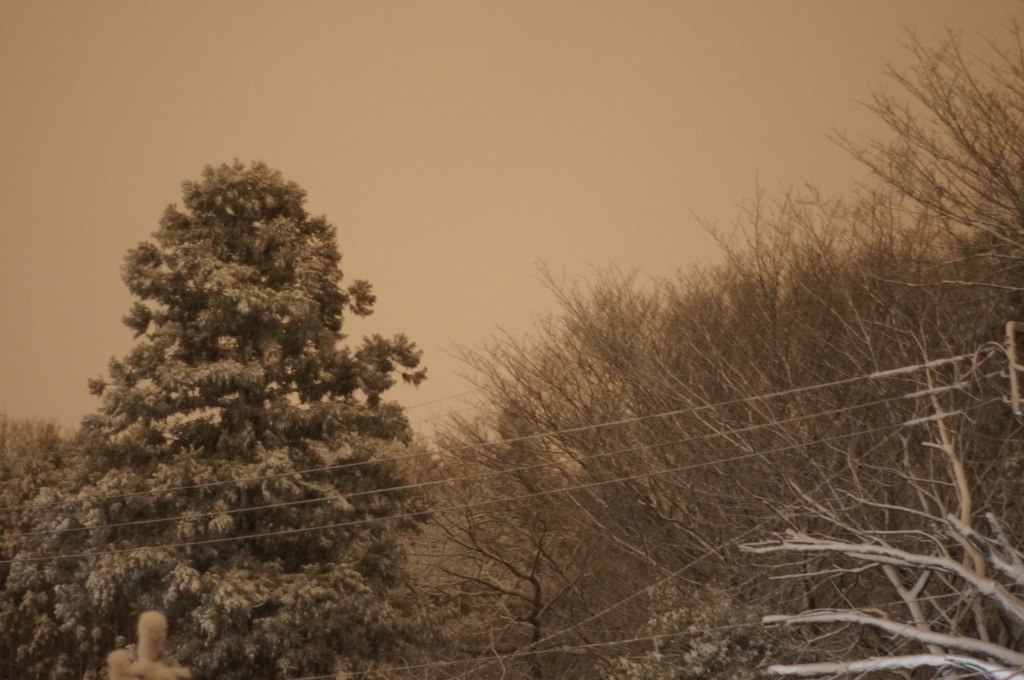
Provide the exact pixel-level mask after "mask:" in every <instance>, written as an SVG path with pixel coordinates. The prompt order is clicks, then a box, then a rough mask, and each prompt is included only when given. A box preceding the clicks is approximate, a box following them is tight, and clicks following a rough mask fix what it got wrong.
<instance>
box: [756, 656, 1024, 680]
mask: <svg viewBox="0 0 1024 680" xmlns="http://www.w3.org/2000/svg"><path fill="white" fill-rule="evenodd" d="M917 668H939V669H942V670H958V671H967V672H968V673H970V674H977V675H980V676H983V677H987V678H992V679H993V680H1021V678H1024V672H1022V671H1021V670H1020V669H1011V668H1005V667H1003V666H1000V665H998V664H994V663H989V662H986V661H979V660H978V659H972V658H970V657H967V656H956V655H952V654H912V655H909V656H882V657H876V658H873V659H863V660H860V661H844V662H838V663H808V664H800V665H797V666H782V665H776V666H769V667H768V672H769V673H771V674H773V675H787V676H794V677H804V678H806V677H814V676H819V675H845V674H852V673H857V674H862V673H870V672H872V671H904V670H906V671H910V670H914V669H917Z"/></svg>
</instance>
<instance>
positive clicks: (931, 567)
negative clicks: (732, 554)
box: [741, 517, 1024, 665]
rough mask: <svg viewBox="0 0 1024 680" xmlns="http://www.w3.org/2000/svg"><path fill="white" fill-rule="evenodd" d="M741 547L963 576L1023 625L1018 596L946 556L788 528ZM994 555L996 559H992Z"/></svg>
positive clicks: (962, 529)
mask: <svg viewBox="0 0 1024 680" xmlns="http://www.w3.org/2000/svg"><path fill="white" fill-rule="evenodd" d="M948 521H949V522H950V523H951V525H952V526H953V527H954V528H955V529H956V530H957V531H958V532H960V533H962V534H963V535H964V536H965V537H966V538H968V540H970V539H971V535H973V536H975V537H976V538H977V539H978V540H982V539H981V537H980V536H978V535H977V534H976V533H975V532H973V531H972V530H970V529H969V528H968V527H966V526H964V525H963V524H962V523H961V522H960V521H959V520H957V519H955V518H953V517H950V518H949V520H948ZM965 531H968V532H970V534H971V535H968V534H967V533H964V532H965ZM972 542H973V541H972ZM741 548H742V550H744V551H746V552H751V553H757V554H764V553H775V552H788V553H836V554H841V555H845V556H846V557H849V558H851V559H854V560H859V561H863V562H871V563H874V564H878V565H889V566H893V567H902V568H909V569H915V568H916V569H925V570H928V571H939V572H945V573H947V574H952V575H954V576H958V577H960V578H961V579H963V580H964V581H965V582H966V583H968V584H970V585H971V586H972V587H973V588H974V589H975V590H977V591H978V592H979V593H981V594H982V595H984V596H986V597H988V598H989V599H991V601H992V602H993V603H994V604H995V605H996V606H997V607H999V609H1000V610H1002V611H1003V612H1004V613H1005V614H1006V615H1007V616H1009V617H1010V618H1012V619H1013V620H1014V621H1015V622H1016V623H1017V624H1018V625H1020V626H1024V603H1022V602H1021V601H1020V599H1019V598H1017V597H1016V596H1014V595H1013V594H1012V593H1010V592H1009V591H1008V590H1007V589H1006V588H1005V587H1004V586H1003V585H1002V584H1000V583H999V582H998V581H995V580H993V579H991V578H989V577H987V576H986V575H985V574H984V573H976V572H974V571H972V570H971V569H968V568H967V567H965V566H964V565H963V564H961V563H959V562H957V561H955V560H953V559H951V558H949V557H945V556H936V555H920V554H917V553H912V552H908V551H906V550H901V549H899V548H894V547H892V546H888V545H872V544H869V543H849V542H846V541H840V540H832V539H820V538H813V537H811V536H808V535H806V534H802V533H798V532H789V533H788V534H787V538H784V539H780V540H774V541H764V542H761V543H750V544H746V545H743V546H741ZM981 552H982V555H983V556H985V558H986V560H987V561H989V563H990V564H991V565H992V566H993V567H994V568H996V569H998V570H1000V571H1002V570H1003V569H1004V568H1011V567H1012V564H1010V563H1009V562H1008V561H1006V560H1005V559H1003V558H1002V557H1001V556H997V555H996V553H995V552H994V551H993V550H991V546H989V550H987V552H986V551H984V550H983V551H981ZM997 558H998V561H996V559H997ZM1020 578H1024V574H1017V575H1016V576H1015V580H1017V579H1020ZM1022 665H1024V664H1022Z"/></svg>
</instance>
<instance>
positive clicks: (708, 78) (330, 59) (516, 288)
mask: <svg viewBox="0 0 1024 680" xmlns="http://www.w3.org/2000/svg"><path fill="white" fill-rule="evenodd" d="M1015 13H1016V14H1018V15H1019V14H1020V13H1021V4H1020V2H1019V1H1018V0H898V1H896V0H856V1H855V2H853V1H847V0H764V1H758V0H743V1H740V0H674V1H671V2H665V1H659V0H645V1H643V2H636V1H627V0H620V1H617V2H608V1H604V0H587V1H577V0H557V1H551V0H516V1H515V2H511V1H510V2H497V1H490V0H468V1H465V2H463V1H454V0H436V1H432V2H413V1H412V0H408V1H405V2H389V1H379V2H378V1H370V0H352V1H350V0H332V1H329V2H328V1H318V0H304V1H303V2H301V3H299V2H283V1H282V2H269V1H267V0H245V1H237V2H236V1H227V0H211V1H205V0H204V1H202V2H198V1H195V0H174V1H173V2H170V1H162V0H155V1H153V2H144V3H143V2H136V1H135V0H131V1H129V0H124V1H119V2H109V1H100V0H96V1H81V0H74V1H66V0H49V1H47V2H38V1H36V0H30V1H25V0H3V1H2V2H0V84H2V88H3V93H2V95H0V412H5V413H6V414H7V415H9V416H12V417H18V418H23V417H31V418H47V419H56V420H58V421H59V422H61V423H63V424H64V425H66V426H68V427H74V426H76V425H77V423H78V422H79V420H80V419H81V417H82V416H84V415H86V414H88V413H90V412H92V411H93V410H95V409H96V408H97V407H98V405H99V401H98V399H97V398H96V397H93V396H92V395H90V394H89V393H88V390H87V389H86V381H87V379H88V378H91V377H100V376H103V375H105V373H106V367H107V363H108V361H109V360H110V358H111V357H114V356H123V355H124V354H125V353H126V352H127V351H128V350H129V349H130V347H131V346H132V337H131V331H129V330H128V329H127V328H125V327H124V326H123V325H122V323H121V317H122V316H123V315H124V314H125V313H126V312H127V311H128V309H129V307H130V306H131V302H132V299H131V297H130V296H129V294H128V292H127V290H126V288H125V286H124V284H123V282H122V281H121V278H120V267H121V262H122V260H123V257H124V254H125V252H126V251H127V250H128V249H129V248H131V247H133V246H135V245H136V244H137V243H139V242H140V241H144V240H146V239H147V238H149V236H150V234H151V233H152V232H153V231H154V230H155V229H156V228H157V222H158V220H159V218H160V215H161V213H162V212H163V210H164V208H165V207H166V206H167V205H168V204H171V203H180V196H181V189H180V187H181V182H182V181H184V180H196V179H198V178H199V177H200V173H201V171H202V169H203V167H204V166H205V165H207V164H214V165H216V164H220V163H224V162H231V161H232V160H233V159H235V158H238V159H240V160H242V161H245V162H250V161H253V160H261V161H264V162H265V163H267V164H268V165H270V166H271V167H273V168H275V169H278V170H280V171H281V172H282V173H283V174H284V175H285V177H286V178H288V179H290V180H294V181H296V182H298V184H299V185H300V186H302V187H303V188H304V189H305V190H306V191H307V193H308V203H307V207H308V209H309V210H310V212H312V213H314V214H322V215H325V216H326V217H327V218H328V220H329V221H330V222H331V223H333V224H334V225H335V226H336V227H337V230H338V241H339V248H340V250H341V253H342V256H343V261H342V267H343V270H344V272H345V277H346V280H349V281H351V280H352V279H367V280H369V281H370V282H371V283H372V284H373V285H374V289H375V292H376V294H377V296H378V303H377V307H376V312H375V314H374V315H373V316H372V317H370V318H369V319H366V320H363V319H354V320H351V321H350V323H349V324H348V325H347V326H346V328H345V331H346V332H347V333H348V334H349V335H350V336H351V337H352V338H353V339H355V340H358V339H359V338H360V337H361V336H363V335H365V334H369V333H383V334H385V335H391V334H394V333H405V334H406V335H408V336H409V337H410V338H411V339H412V340H413V341H415V342H416V343H417V344H418V345H419V347H420V348H421V349H422V350H423V351H424V362H425V365H426V366H427V368H428V380H427V381H426V382H425V383H424V384H423V385H422V386H421V387H419V388H412V387H406V386H399V387H396V388H395V389H394V390H393V391H392V393H390V394H391V395H392V397H393V398H394V399H396V400H398V401H399V402H400V403H402V404H403V405H405V406H407V407H409V418H410V420H411V421H412V422H413V424H414V426H415V427H416V428H417V429H418V430H419V431H420V432H424V433H429V430H430V427H431V426H432V424H433V423H434V422H435V421H436V419H438V418H439V417H441V416H442V415H443V414H444V413H446V412H449V411H451V410H459V409H465V408H467V403H468V402H467V399H468V400H471V399H472V397H473V395H472V393H470V394H466V393H467V392H470V391H471V390H472V389H473V385H472V383H471V382H469V381H467V380H466V378H465V376H464V374H465V372H466V369H465V367H464V366H463V365H462V364H461V363H460V361H459V360H458V359H457V358H456V354H457V352H456V351H455V348H456V347H458V346H475V345H478V344H479V343H480V342H482V341H484V340H485V339H486V338H487V337H489V336H492V335H494V334H495V333H498V332H500V331H506V332H509V333H511V334H513V335H522V334H526V333H529V332H530V329H531V328H532V327H533V326H534V324H535V322H536V320H537V318H539V317H540V316H542V315H545V314H550V313H552V312H555V311H556V306H555V304H554V298H553V296H552V294H551V292H550V291H549V290H548V289H547V288H546V287H545V284H544V283H543V281H542V277H541V276H540V274H539V271H540V267H542V266H546V267H548V268H549V269H550V270H551V271H552V272H554V273H555V274H556V275H557V276H559V277H564V278H565V279H566V280H568V281H585V280H586V279H587V277H591V276H593V274H594V272H595V271H596V270H600V269H602V268H606V267H609V266H615V267H618V268H619V269H622V270H625V271H636V272H637V273H638V275H639V276H640V277H641V278H644V277H650V278H658V277H665V276H670V275H672V273H673V272H674V271H677V270H679V269H685V268H687V267H690V266H693V265H700V264H707V263H713V262H714V261H715V258H716V256H717V255H718V251H717V248H716V246H715V243H714V240H713V239H712V238H711V237H710V236H709V235H708V234H707V233H706V231H705V229H704V228H703V227H702V226H701V221H702V219H703V220H707V221H710V222H713V223H718V224H720V225H725V226H728V225H729V224H731V223H732V222H733V221H734V219H735V218H736V216H737V214H738V211H739V208H738V205H739V204H740V203H741V202H743V201H744V200H748V199H749V198H750V197H752V196H753V194H754V193H755V191H756V190H757V189H758V188H759V187H760V188H761V189H762V190H764V191H766V192H768V193H781V192H783V191H785V190H786V189H787V188H789V187H792V186H794V185H799V184H801V183H803V182H805V181H810V182H813V183H815V184H817V185H818V186H820V187H821V188H822V189H823V190H825V191H826V192H828V193H842V192H846V191H849V190H850V189H851V188H852V187H853V186H854V184H855V183H856V182H858V181H863V180H864V179H866V174H865V171H864V170H863V169H862V168H860V167H859V166H858V165H857V163H856V162H855V161H853V160H852V159H851V158H850V157H849V156H848V155H847V154H846V153H845V152H844V151H842V150H841V149H839V148H838V147H837V146H836V145H835V144H834V143H833V142H832V141H831V140H830V136H831V134H832V133H833V132H834V131H836V130H839V131H845V132H847V133H850V134H852V135H853V136H855V137H858V136H868V137H870V136H878V135H880V134H882V130H881V129H880V127H879V124H878V123H877V121H876V120H875V119H874V118H873V116H872V114H871V113H870V112H869V111H868V110H867V108H866V107H865V106H864V102H866V101H867V100H868V99H869V98H870V96H871V93H872V92H873V91H875V90H877V89H878V88H880V87H886V86H887V80H886V76H885V68H886V65H891V66H893V67H895V68H897V69H899V68H900V67H901V65H905V64H906V61H907V51H906V49H905V48H904V47H903V45H904V44H905V42H906V38H907V31H913V32H915V33H916V34H918V35H919V36H920V37H922V38H924V39H926V40H927V39H931V38H936V39H937V38H941V37H942V36H943V35H944V34H945V33H946V32H947V31H948V30H953V31H957V32H959V33H961V35H962V36H963V38H964V40H965V41H966V42H967V45H968V47H972V46H975V47H979V46H982V45H983V41H982V39H981V37H982V36H988V37H994V38H1001V37H1003V36H1004V35H1005V33H1006V27H1007V25H1008V24H1009V22H1010V19H1011V17H1012V16H1014V14H1015Z"/></svg>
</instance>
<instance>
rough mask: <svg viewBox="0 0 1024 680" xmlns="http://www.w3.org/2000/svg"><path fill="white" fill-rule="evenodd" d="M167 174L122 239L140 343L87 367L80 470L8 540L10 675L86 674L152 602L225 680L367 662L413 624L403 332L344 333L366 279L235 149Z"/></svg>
mask: <svg viewBox="0 0 1024 680" xmlns="http://www.w3.org/2000/svg"><path fill="white" fill-rule="evenodd" d="M183 189H184V207H183V208H181V209H179V208H178V207H175V206H171V207H169V208H168V209H167V210H166V212H165V213H164V216H163V219H162V220H161V222H160V228H159V229H158V230H157V231H156V232H155V234H154V239H153V241H149V242H145V243H142V244H140V245H139V246H138V247H136V248H134V249H132V250H131V251H130V252H129V253H128V255H127V257H126V260H125V265H124V269H123V277H124V280H125V282H126V283H127V285H128V288H129V290H130V291H131V292H132V293H133V294H134V295H135V296H136V297H137V298H138V301H137V302H136V303H135V305H134V306H133V307H132V309H131V311H130V312H129V314H128V315H127V316H126V317H125V323H126V324H127V325H128V326H129V327H130V328H131V329H132V330H133V331H134V332H135V335H136V337H137V338H138V342H137V344H136V346H135V347H134V349H132V350H131V351H130V352H129V353H128V354H127V356H125V357H124V358H122V359H119V360H113V361H112V362H111V364H110V377H109V378H108V379H107V380H106V381H104V380H95V381H92V382H91V387H92V389H93V391H94V392H95V393H96V394H98V395H102V399H103V405H102V408H101V409H100V410H99V411H98V412H97V413H96V414H94V415H92V416H89V417H87V418H86V419H85V421H84V422H83V430H82V435H81V448H82V453H81V458H80V460H81V461H83V462H82V465H81V466H80V467H81V469H79V470H77V471H76V472H75V473H74V475H73V479H72V480H71V481H70V482H69V483H68V487H69V490H68V491H66V492H61V493H56V494H54V493H52V492H45V493H44V490H41V491H40V494H39V495H38V498H37V499H36V505H35V506H34V510H33V513H32V514H33V515H34V517H32V518H31V522H29V523H28V524H27V525H26V526H29V525H30V528H31V531H30V532H28V533H30V534H31V535H25V536H22V537H21V538H20V539H18V542H17V546H16V550H14V551H13V552H11V553H8V554H9V555H10V556H11V557H13V562H12V563H11V564H10V565H9V566H8V573H7V575H6V579H5V580H4V582H3V588H4V598H3V599H4V601H5V602H10V603H18V605H17V615H18V616H19V618H20V621H21V622H22V626H21V629H19V630H18V631H17V632H16V633H15V635H17V636H19V637H18V640H17V643H16V644H15V645H14V646H15V647H16V652H15V657H16V658H15V659H13V661H14V662H15V663H17V664H18V665H19V666H20V667H21V668H22V669H25V670H24V671H23V672H22V673H21V674H20V677H25V678H40V679H42V678H46V680H63V679H65V678H67V679H68V680H71V679H72V678H73V679H74V680H78V679H79V678H82V677H85V678H97V677H98V673H99V672H100V671H99V669H100V668H101V667H102V664H103V658H104V656H105V655H106V653H107V651H109V650H110V649H111V648H114V647H117V646H119V645H118V644H117V635H118V634H119V632H120V631H123V630H125V629H126V628H128V627H130V622H131V621H133V620H134V617H135V616H137V615H138V614H139V612H141V611H144V610H149V609H156V610H161V611H164V612H166V613H167V615H168V616H169V617H170V619H171V620H173V621H174V622H175V629H176V634H175V636H174V638H173V643H174V647H175V649H174V651H175V654H176V656H178V658H181V659H183V660H184V661H186V662H187V663H188V665H189V666H190V667H191V668H192V670H193V671H194V672H196V673H197V674H198V675H200V676H201V677H216V678H218V679H219V680H232V679H235V678H237V679H242V678H244V679H245V680H250V679H255V678H260V679H264V678H265V679H267V680H271V679H274V678H285V677H294V676H301V675H315V674H320V673H333V672H335V670H337V669H340V668H346V667H348V668H352V667H359V666H360V665H361V664H367V663H374V662H376V660H379V659H384V658H386V657H387V656H388V654H389V653H391V652H392V651H393V650H396V649H398V648H400V647H401V645H402V644H403V643H404V642H405V641H406V640H408V639H409V638H410V637H411V636H412V635H413V632H414V629H415V627H416V626H415V624H416V609H415V607H414V606H413V605H412V603H411V601H410V600H408V599H407V598H405V597H403V596H399V594H398V590H397V587H398V586H399V584H400V581H401V575H402V569H403V566H402V565H403V557H402V554H401V550H400V549H399V548H398V543H397V541H398V540H399V538H400V536H401V533H402V531H403V530H406V529H409V528H411V527H412V526H413V525H412V523H411V522H408V521H406V522H404V523H403V522H402V521H386V522H385V521H382V520H383V519H384V518H387V517H389V516H391V515H395V514H398V515H402V514H406V515H407V514H408V513H409V512H410V511H414V510H416V509H418V508H419V505H418V501H417V500H416V499H415V498H414V497H413V496H412V495H411V494H410V493H409V492H408V491H403V490H399V489H395V487H400V486H402V485H403V479H402V477H401V475H400V474H399V472H398V470H397V468H396V467H395V466H394V465H393V464H392V463H390V462H389V461H388V460H387V458H388V457H390V456H391V455H392V453H391V452H392V451H393V450H394V447H395V446H401V445H402V443H403V442H407V441H408V440H409V436H410V433H409V429H408V425H407V422H406V420H405V417H404V415H403V414H402V412H401V410H400V408H399V407H398V406H396V405H395V404H391V403H387V402H385V401H383V400H382V395H383V394H384V392H386V391H387V389H388V388H389V387H391V386H392V385H393V384H394V383H395V381H396V379H398V378H402V379H405V380H407V381H410V382H413V383H416V382H418V381H419V380H421V379H422V378H423V375H424V374H423V372H422V371H421V370H418V369H417V365H418V362H419V352H418V350H417V349H416V348H415V346H414V345H412V344H411V343H410V342H409V341H408V340H407V339H406V338H405V337H404V336H401V335H398V336H396V337H394V338H393V339H385V338H382V337H380V336H373V337H370V338H367V339H366V340H365V341H364V343H363V344H362V345H361V346H357V347H354V348H353V347H349V346H347V345H345V344H344V342H343V340H344V337H345V336H344V335H343V334H342V332H341V330H342V325H343V317H344V314H346V313H351V314H354V315H356V316H365V315H367V314H369V313H370V312H371V311H372V305H373V302H374V296H373V294H372V291H371V288H370V286H369V284H367V283H366V282H363V281H357V282H355V283H354V284H352V285H350V286H348V287H347V288H342V287H341V285H340V284H341V280H342V275H341V270H340V269H339V262H340V255H339V254H338V250H337V245H336V242H335V230H334V227H333V226H331V225H330V224H329V223H328V222H327V221H326V220H325V219H324V218H322V217H312V216H310V215H308V214H307V213H306V211H305V209H304V208H303V204H304V201H305V194H304V192H303V191H302V190H301V189H300V188H299V187H298V186H297V185H295V184H294V183H293V182H288V181H285V180H284V179H283V178H282V177H281V175H280V174H279V173H278V172H276V171H273V170H271V169H269V168H268V167H266V166H265V165H262V164H260V163H254V164H252V165H250V166H244V165H243V164H241V163H238V162H236V163H234V164H233V165H222V166H220V167H216V168H215V167H207V168H206V170H205V171H204V172H203V177H202V179H201V181H199V182H185V183H184V185H183ZM310 470H312V472H305V473H303V471H310ZM43 501H45V502H51V501H52V502H54V503H56V504H54V505H45V504H40V503H41V502H43ZM6 632H7V631H5V634H6ZM67 660H69V661H67Z"/></svg>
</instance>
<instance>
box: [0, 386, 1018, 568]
mask: <svg viewBox="0 0 1024 680" xmlns="http://www.w3.org/2000/svg"><path fill="white" fill-rule="evenodd" d="M997 401H1000V400H999V399H993V400H989V401H987V402H983V403H981V404H979V405H977V406H975V407H973V408H972V409H971V410H975V409H977V408H981V407H982V406H985V405H987V404H990V403H994V402H997ZM951 415H955V413H943V414H940V415H938V416H934V417H932V418H930V420H935V419H938V418H944V417H948V416H951ZM910 422H912V423H913V424H914V425H918V424H923V423H925V422H929V419H920V418H919V419H916V420H914V421H910ZM906 425H907V423H894V424H889V425H883V426H880V427H876V428H871V429H867V430H859V431H856V432H848V433H845V434H841V435H836V436H835V437H828V438H824V439H820V440H817V441H816V442H811V443H828V442H832V441H840V440H842V439H846V438H849V437H853V436H858V435H864V434H874V433H877V432H884V431H886V430H894V429H899V428H902V427H904V426H906ZM808 444H809V443H808V442H801V443H799V444H793V445H789V446H783V447H777V448H775V449H768V450H764V451H753V452H748V453H743V454H739V455H736V456H731V457H729V458H721V459H716V460H713V461H705V462H703V463H693V464H689V465H681V466H677V467H673V468H667V469H664V470H656V471H652V472H645V473H640V474H636V475H630V476H627V477H616V478H614V479H610V480H601V481H596V482H588V483H585V484H577V485H573V486H568V487H560V488H557V489H549V490H545V491H538V492H533V493H529V494H522V495H518V496H511V497H506V498H495V499H489V500H486V501H479V502H476V503H467V504H460V505H452V506H446V507H440V508H430V509H427V510H421V511H415V512H407V513H401V514H397V515H388V516H383V517H365V518H362V519H358V520H350V521H347V522H333V523H330V524H323V525H317V526H312V527H295V528H291V529H280V530H277V531H267V532H256V533H252V534H246V535H243V536H226V537H222V538H211V539H204V540H200V541H182V542H178V543H160V544H155V545H147V546H135V547H131V548H119V549H114V550H95V551H87V552H80V553H70V554H64V555H45V556H38V557H23V558H13V559H9V560H0V564H24V563H39V562H52V561H56V560H61V559H77V558H83V557H102V556H106V555H121V554H126V553H136V552H146V551H150V550H169V549H177V548H187V547H193V546H198V545H218V544H223V543H234V542H236V541H244V540H249V539H254V538H255V539H258V538H267V537H273V536H294V535H298V534H305V533H309V532H313V531H322V530H326V529H340V528H346V527H352V526H363V525H366V524H372V523H375V522H384V521H395V520H400V519H413V518H416V517H420V516H422V515H424V514H428V513H438V512H444V511H450V510H468V509H470V508H477V507H484V506H488V505H496V504H499V503H510V502H514V501H522V500H528V499H531V498H539V497H542V496H550V495H553V494H557V493H564V492H569V491H581V490H583V489H590V488H594V487H599V486H605V485H608V484H617V483H621V482H628V481H636V480H639V479H648V478H652V477H657V476H660V475H665V474H671V473H675V472H683V471H686V470H693V469H698V468H703V467H711V466H714V465H720V464H723V463H731V462H736V461H739V460H747V459H750V458H754V457H758V456H767V455H771V454H774V453H780V452H782V451H789V450H793V449H799V448H802V447H804V446H807V445H808Z"/></svg>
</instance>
